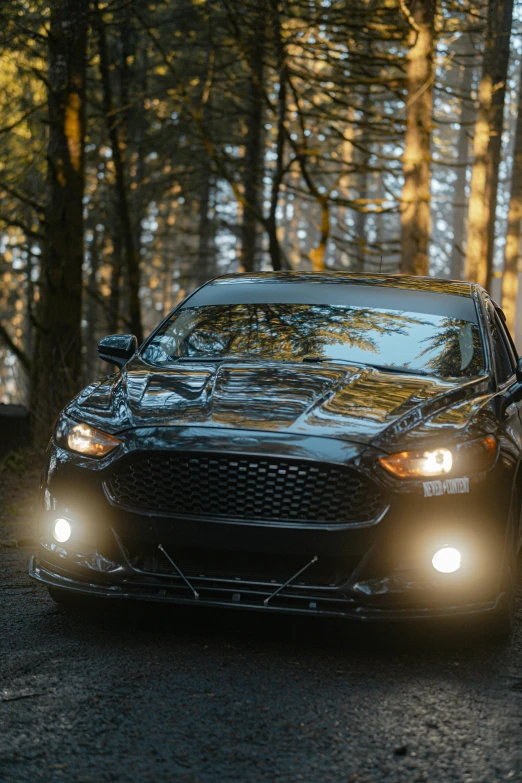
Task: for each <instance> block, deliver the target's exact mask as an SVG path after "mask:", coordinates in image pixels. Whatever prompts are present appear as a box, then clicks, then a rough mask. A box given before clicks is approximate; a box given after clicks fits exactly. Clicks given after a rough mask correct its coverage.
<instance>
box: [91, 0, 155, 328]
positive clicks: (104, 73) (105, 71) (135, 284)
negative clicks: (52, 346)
mask: <svg viewBox="0 0 522 783" xmlns="http://www.w3.org/2000/svg"><path fill="white" fill-rule="evenodd" d="M96 25H97V31H98V44H99V55H100V75H101V80H102V86H103V110H104V114H105V119H106V123H107V132H108V134H109V141H110V145H111V151H112V160H113V162H114V170H115V174H116V192H117V196H118V208H119V220H120V224H121V229H122V236H123V243H124V246H125V261H126V267H127V275H128V285H129V316H130V323H131V329H132V331H133V332H134V334H135V335H136V337H137V339H138V343H141V342H142V340H143V327H142V321H141V306H140V299H139V290H140V265H139V256H138V253H137V250H136V243H135V238H134V230H133V226H132V219H131V214H130V205H129V198H128V193H127V183H126V181H125V159H124V149H123V146H122V144H121V141H120V138H119V132H118V123H117V120H115V118H114V114H113V105H114V104H113V99H112V87H111V80H110V72H109V57H108V50H107V40H106V35H105V23H104V20H103V14H102V11H101V9H100V5H99V3H98V0H96Z"/></svg>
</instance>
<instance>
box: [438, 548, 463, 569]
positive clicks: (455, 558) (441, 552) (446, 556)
mask: <svg viewBox="0 0 522 783" xmlns="http://www.w3.org/2000/svg"><path fill="white" fill-rule="evenodd" d="M431 562H432V565H433V568H434V569H435V570H436V571H440V572H441V574H453V573H454V572H455V571H458V570H459V568H460V566H461V564H462V558H461V555H460V552H459V550H458V549H453V547H451V546H445V547H443V548H442V549H438V550H437V551H436V552H435V554H434V555H433V557H432V559H431Z"/></svg>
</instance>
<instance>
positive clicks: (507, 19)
mask: <svg viewBox="0 0 522 783" xmlns="http://www.w3.org/2000/svg"><path fill="white" fill-rule="evenodd" d="M512 19H513V0H488V11H487V25H486V42H485V50H484V63H483V69H482V77H481V81H480V88H479V107H478V111H477V122H476V125H475V137H474V142H473V168H472V173H471V190H470V197H469V217H468V242H467V249H466V279H467V280H472V281H476V282H478V283H480V285H483V286H485V287H486V288H488V289H490V288H491V280H492V277H493V249H494V237H495V218H496V211H497V190H498V170H499V164H500V153H501V145H502V127H503V121H504V98H505V94H506V81H507V75H508V61H509V42H510V37H511V24H512Z"/></svg>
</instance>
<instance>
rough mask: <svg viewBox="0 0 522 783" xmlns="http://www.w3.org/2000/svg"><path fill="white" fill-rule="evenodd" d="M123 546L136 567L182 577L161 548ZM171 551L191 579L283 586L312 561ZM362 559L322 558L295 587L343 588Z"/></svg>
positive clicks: (194, 549)
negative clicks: (238, 581)
mask: <svg viewBox="0 0 522 783" xmlns="http://www.w3.org/2000/svg"><path fill="white" fill-rule="evenodd" d="M122 543H123V545H124V547H125V549H126V553H127V556H128V557H129V560H130V562H131V563H132V565H133V566H134V568H138V569H140V570H142V571H147V572H150V573H155V574H162V575H169V576H173V577H176V578H177V577H178V572H177V571H176V570H175V569H174V568H173V567H172V565H171V563H170V562H169V561H168V560H167V558H166V557H165V555H164V554H163V553H162V552H160V551H159V550H158V548H157V546H155V545H153V544H150V543H146V542H143V541H138V540H136V539H132V538H124V539H123V540H122ZM166 550H167V552H168V553H169V555H170V557H172V559H173V560H174V562H175V563H176V565H177V566H178V568H180V569H181V571H182V572H183V574H184V575H185V576H186V577H187V578H188V579H198V578H204V579H210V580H223V579H225V580H230V581H235V580H240V581H242V582H253V583H257V584H260V583H263V584H271V583H276V584H282V583H284V582H286V581H287V580H288V579H290V577H291V576H292V575H293V574H296V573H297V572H298V571H300V570H301V568H303V566H305V565H306V564H307V563H309V562H310V560H311V559H312V558H311V556H308V555H280V554H266V553H262V552H232V551H229V550H226V551H217V550H211V549H202V548H199V547H180V546H172V545H171V546H167V547H166ZM358 561H359V558H356V557H353V556H342V557H332V556H321V557H319V559H318V560H317V562H316V563H313V564H312V565H311V566H310V567H309V568H308V569H307V570H306V571H305V572H304V573H302V574H301V575H300V576H299V577H297V579H296V580H295V582H293V584H294V586H295V587H299V586H303V585H304V586H308V587H311V586H313V587H340V586H341V585H344V584H345V583H346V582H347V581H348V579H349V578H350V576H351V574H352V572H353V570H354V568H355V566H356V565H357V563H358Z"/></svg>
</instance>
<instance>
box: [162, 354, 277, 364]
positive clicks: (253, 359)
mask: <svg viewBox="0 0 522 783" xmlns="http://www.w3.org/2000/svg"><path fill="white" fill-rule="evenodd" d="M173 361H175V362H176V363H177V362H264V361H266V357H262V356H248V355H247V354H236V355H235V356H234V355H233V356H216V355H213V356H212V355H210V356H178V357H176V358H174V359H173Z"/></svg>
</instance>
